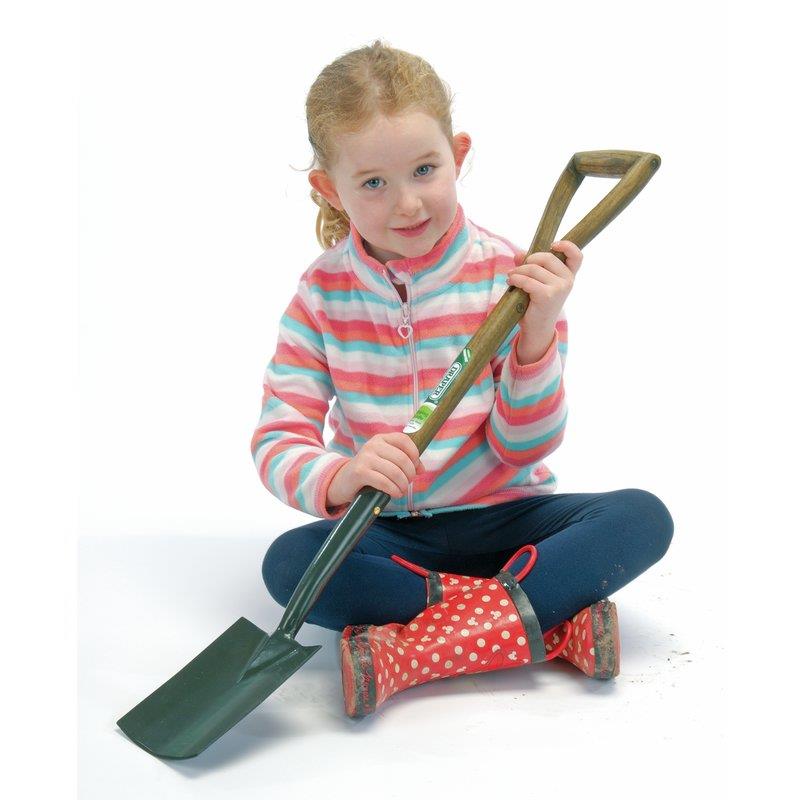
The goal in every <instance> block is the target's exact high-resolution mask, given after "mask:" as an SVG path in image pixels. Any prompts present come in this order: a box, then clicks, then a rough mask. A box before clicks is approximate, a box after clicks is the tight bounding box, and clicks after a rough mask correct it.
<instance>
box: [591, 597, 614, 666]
mask: <svg viewBox="0 0 800 800" xmlns="http://www.w3.org/2000/svg"><path fill="white" fill-rule="evenodd" d="M592 638H593V639H594V654H595V655H594V658H595V671H594V675H593V676H592V677H593V678H598V679H599V680H610V679H611V678H616V677H617V675H619V665H620V663H619V662H620V641H619V621H618V619H617V607H616V605H615V604H614V603H612V602H611V601H610V600H602V601H600V602H599V603H595V604H594V605H593V606H592Z"/></svg>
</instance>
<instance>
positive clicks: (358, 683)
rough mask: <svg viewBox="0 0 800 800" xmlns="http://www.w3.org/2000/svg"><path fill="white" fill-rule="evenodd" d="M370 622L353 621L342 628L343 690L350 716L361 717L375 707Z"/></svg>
mask: <svg viewBox="0 0 800 800" xmlns="http://www.w3.org/2000/svg"><path fill="white" fill-rule="evenodd" d="M368 631H369V625H352V626H348V627H347V628H345V630H344V631H342V638H341V640H340V643H339V650H340V654H341V660H342V691H343V693H344V708H345V712H346V713H347V716H348V717H351V718H353V719H358V718H360V717H366V716H367V715H368V714H371V713H372V712H373V711H374V710H375V708H376V702H375V691H376V688H377V687H376V686H375V668H374V666H373V662H372V650H371V648H370V646H369V632H368Z"/></svg>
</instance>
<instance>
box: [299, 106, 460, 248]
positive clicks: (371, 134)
mask: <svg viewBox="0 0 800 800" xmlns="http://www.w3.org/2000/svg"><path fill="white" fill-rule="evenodd" d="M470 144H471V140H470V138H469V136H468V135H467V134H466V133H459V134H457V135H456V136H454V137H453V143H452V144H451V143H450V142H448V141H447V137H446V136H445V135H444V134H443V133H442V130H441V128H440V127H439V124H438V123H437V122H436V120H434V119H433V117H431V116H429V115H428V114H425V113H423V112H420V111H414V112H408V113H406V114H403V115H401V116H395V117H384V116H379V117H377V118H376V119H374V120H373V121H372V123H371V124H370V125H369V126H368V127H366V128H365V129H363V130H361V131H359V132H358V133H353V134H342V135H340V136H339V137H338V138H337V140H336V154H337V161H336V163H335V165H334V167H333V168H332V169H331V170H330V172H328V173H326V172H323V171H321V170H312V172H311V173H310V174H309V176H308V178H309V181H310V183H311V185H312V186H314V188H315V189H316V190H317V191H318V192H319V193H320V194H321V195H322V196H323V197H325V199H326V200H328V202H329V203H330V204H331V205H332V206H334V208H338V209H339V210H340V211H341V210H344V211H345V212H346V213H347V215H348V217H349V218H350V221H351V223H352V224H353V225H354V226H355V228H356V229H357V230H358V232H359V233H360V234H361V236H362V238H363V239H364V246H365V247H366V248H367V250H368V252H369V253H370V255H372V256H373V257H374V258H376V259H378V261H380V262H381V263H385V262H386V261H388V260H389V259H395V258H413V257H414V256H421V255H424V254H425V253H427V252H429V251H430V250H431V249H432V248H433V247H434V245H435V244H436V243H437V242H438V241H439V239H441V238H442V236H444V234H445V233H446V232H447V230H448V228H449V227H450V225H451V224H452V222H453V219H454V218H455V215H456V210H457V206H458V200H457V198H456V178H457V177H458V175H459V173H460V172H461V165H462V163H463V162H464V158H465V156H466V154H467V151H468V150H469V147H470ZM420 223H424V226H423V227H422V228H421V231H420V232H419V233H416V235H413V236H409V235H404V234H403V233H400V232H399V230H400V229H403V228H408V227H410V226H416V225H419V224H420Z"/></svg>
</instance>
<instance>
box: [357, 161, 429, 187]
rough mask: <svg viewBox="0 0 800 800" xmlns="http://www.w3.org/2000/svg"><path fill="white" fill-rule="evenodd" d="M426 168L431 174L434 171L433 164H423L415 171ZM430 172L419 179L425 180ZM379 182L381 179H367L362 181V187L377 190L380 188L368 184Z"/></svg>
mask: <svg viewBox="0 0 800 800" xmlns="http://www.w3.org/2000/svg"><path fill="white" fill-rule="evenodd" d="M426 167H428V168H429V169H430V170H431V172H432V171H433V170H435V169H436V165H435V164H423V165H422V166H420V167H417V169H418V170H420V169H425V168H426ZM431 172H426V173H425V174H424V175H420V177H421V178H427V177H428V175H430V174H431ZM380 180H383V179H382V178H369V179H368V180H366V181H364V183H363V184H362V186H366V187H367V188H368V189H378V188H380V187H378V186H374V185H373V186H369V184H371V183H372V182H373V181H380Z"/></svg>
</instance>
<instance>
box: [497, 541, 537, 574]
mask: <svg viewBox="0 0 800 800" xmlns="http://www.w3.org/2000/svg"><path fill="white" fill-rule="evenodd" d="M526 551H527V552H528V553H530V558H529V559H528V563H527V564H526V565H525V566H524V567H523V568H522V569H521V570H520V571H519V573H518V574H517V575H515V576H514V580H515V581H516V582H517V583H519V582H520V581H521V580H522V579H523V578H524V577H525V576H526V575H527V574H528V573H529V572H530V571H531V568H532V567H533V565H534V564H535V563H536V558H537V557H538V555H539V554H538V553H537V552H536V546H535V545H532V544H526V545H524V546H523V547H520V549H519V550H517V552H516V553H514V555H513V556H511V558H509V559H508V561H506V564H505V566H504V567H503V570H502V571H503V572H505V571H507V570H508V568H509V567H510V566H511V565H512V564H513V563H514V562H515V561H516V560H517V559H518V558H519V556H520V553H524V552H526Z"/></svg>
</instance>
